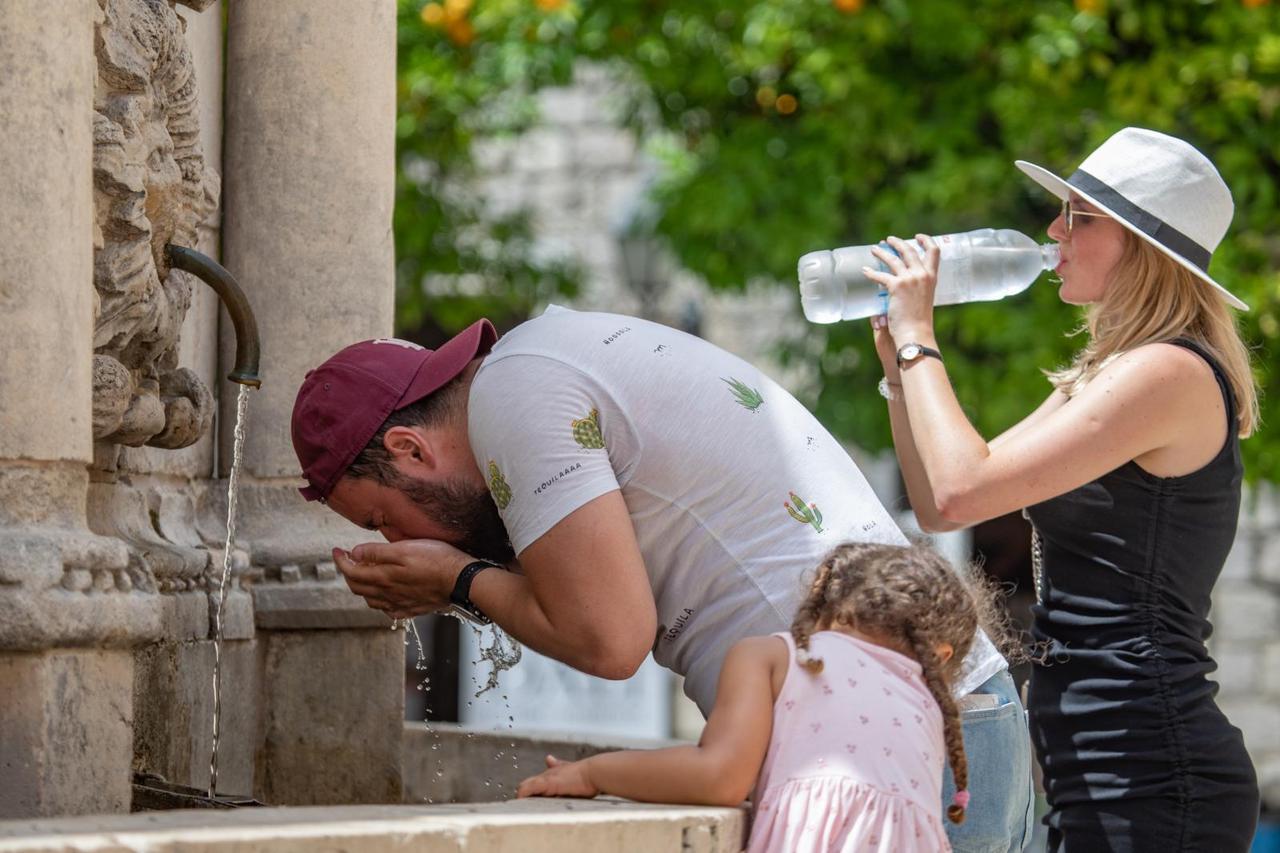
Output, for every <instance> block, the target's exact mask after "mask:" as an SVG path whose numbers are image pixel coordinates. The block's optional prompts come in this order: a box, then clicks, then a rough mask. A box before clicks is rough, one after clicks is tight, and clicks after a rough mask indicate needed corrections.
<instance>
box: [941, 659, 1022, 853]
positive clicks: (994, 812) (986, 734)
mask: <svg viewBox="0 0 1280 853" xmlns="http://www.w3.org/2000/svg"><path fill="white" fill-rule="evenodd" d="M973 692H974V693H990V694H994V695H995V696H998V697H999V699H998V700H997V704H996V706H995V707H994V708H977V709H973V710H969V711H961V712H960V726H961V728H962V729H963V730H964V752H965V757H966V758H967V759H968V762H969V808H968V809H967V813H966V815H965V821H964V823H961V824H954V823H952V822H951V821H949V820H947V819H946V817H945V814H946V809H947V806H949V805H951V798H952V797H953V796H955V793H956V786H955V782H954V781H953V780H952V778H951V767H950V765H948V766H947V767H946V768H944V769H943V771H942V810H943V815H944V817H943V819H942V820H943V824H944V825H945V826H946V828H947V837H948V838H949V839H951V846H952V847H953V848H954V850H955V853H1020V851H1021V850H1022V849H1023V848H1024V847H1026V845H1027V843H1028V842H1029V841H1030V840H1031V832H1032V830H1033V829H1034V828H1035V826H1034V824H1035V815H1034V812H1035V793H1034V790H1033V788H1032V781H1031V739H1030V737H1029V735H1028V734H1027V715H1026V712H1025V711H1024V710H1023V709H1022V702H1021V701H1020V700H1019V699H1018V691H1017V690H1016V689H1015V687H1014V685H1013V678H1012V677H1011V676H1010V675H1009V671H1008V670H1001V671H1000V672H999V673H997V674H995V675H993V676H991V678H989V679H987V680H986V681H985V682H983V683H982V686H981V687H979V688H978V689H977V690H975V691H973Z"/></svg>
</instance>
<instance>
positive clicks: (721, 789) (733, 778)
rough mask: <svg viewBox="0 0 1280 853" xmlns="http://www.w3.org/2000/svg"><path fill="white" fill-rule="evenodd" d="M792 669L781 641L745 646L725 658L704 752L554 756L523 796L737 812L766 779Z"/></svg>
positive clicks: (752, 641)
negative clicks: (781, 686) (777, 710)
mask: <svg viewBox="0 0 1280 853" xmlns="http://www.w3.org/2000/svg"><path fill="white" fill-rule="evenodd" d="M786 667H787V646H786V643H785V642H784V641H783V640H781V639H780V638H778V637H749V638H747V639H745V640H741V641H739V642H738V643H737V644H736V645H734V647H733V648H732V649H730V650H729V654H728V655H727V656H726V657H725V661H724V666H723V667H722V668H721V670H720V680H719V684H718V686H717V688H716V704H715V707H714V708H713V709H712V711H711V716H710V718H709V719H708V720H707V725H706V727H705V728H704V729H703V731H702V738H701V739H700V740H699V741H698V745H697V746H677V747H671V748H669V749H655V750H627V751H625V752H606V753H601V754H600V755H594V756H592V757H591V758H587V759H584V760H582V761H573V762H564V761H560V760H558V759H556V758H554V757H553V756H547V767H548V769H547V770H546V771H544V772H543V773H541V774H539V775H537V776H533V777H531V778H529V779H526V780H524V781H523V782H521V783H520V787H519V789H518V790H517V792H516V795H517V796H519V797H539V796H542V797H546V796H569V797H594V796H596V795H597V794H614V795H616V796H620V797H626V798H628V799H632V800H640V801H642V802H653V803H684V804H689V805H719V806H736V805H738V804H739V803H741V802H742V801H743V800H744V799H746V797H747V795H748V794H749V793H750V792H751V787H752V786H753V785H754V784H755V781H756V778H757V777H758V776H759V775H760V767H761V765H762V764H763V763H764V757H765V753H766V752H767V751H768V749H769V736H770V735H771V734H772V732H773V698H774V679H775V675H778V674H781V673H785V672H786ZM779 681H780V678H779Z"/></svg>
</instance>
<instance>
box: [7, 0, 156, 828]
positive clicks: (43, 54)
mask: <svg viewBox="0 0 1280 853" xmlns="http://www.w3.org/2000/svg"><path fill="white" fill-rule="evenodd" d="M97 14H98V6H97V4H96V3H94V2H92V0H68V2H65V3H61V4H59V6H58V11H57V13H56V14H54V13H50V10H49V7H48V3H46V2H45V0H12V1H11V2H9V3H6V4H5V8H4V13H3V14H2V15H0V115H2V116H4V133H2V134H0V214H2V215H3V219H4V222H5V231H6V235H5V238H4V239H3V240H0V318H3V329H4V331H3V333H0V424H2V425H0V697H4V698H3V699H2V700H0V704H2V705H3V707H4V723H3V725H0V818H6V817H27V816H35V815H54V814H74V813H83V812H95V811H123V810H127V809H128V805H129V758H130V738H131V722H130V719H131V717H132V694H131V688H132V661H131V658H130V654H129V652H128V651H126V650H124V649H122V648H120V646H123V645H126V644H127V642H128V641H131V640H132V639H134V638H136V637H138V636H145V635H147V634H148V633H151V632H154V628H155V626H154V625H149V624H148V623H147V621H146V617H145V615H142V616H138V617H137V618H134V611H135V610H136V609H137V607H136V605H137V596H133V595H130V594H129V593H128V589H129V588H130V586H129V585H130V578H129V575H128V573H127V566H126V560H127V556H126V553H125V550H124V547H123V545H122V544H121V543H118V542H114V541H110V540H103V539H99V538H98V537H95V536H93V535H91V534H90V533H89V532H88V530H87V527H86V520H85V499H86V497H85V496H86V492H87V488H88V474H87V472H86V463H88V462H89V461H90V459H91V457H92V453H93V450H92V437H91V407H92V392H91V378H90V377H91V372H90V371H91V358H92V354H93V350H92V347H93V319H94V311H95V305H94V289H93V285H92V282H93V246H94V238H95V235H94V227H93V222H94V219H93V210H94V207H93V205H94V201H93V174H92V156H93V95H94V80H95V77H96V67H95V63H94V52H93V39H94V22H95V20H96V16H97ZM90 644H93V645H95V646H97V648H93V649H90V648H85V646H88V645H90Z"/></svg>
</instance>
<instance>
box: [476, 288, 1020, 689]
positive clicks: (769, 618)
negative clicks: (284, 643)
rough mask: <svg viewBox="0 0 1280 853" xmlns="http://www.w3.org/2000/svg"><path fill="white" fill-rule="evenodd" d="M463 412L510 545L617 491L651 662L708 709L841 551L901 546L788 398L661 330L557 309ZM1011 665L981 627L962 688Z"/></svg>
mask: <svg viewBox="0 0 1280 853" xmlns="http://www.w3.org/2000/svg"><path fill="white" fill-rule="evenodd" d="M468 405H469V409H468V420H469V424H468V428H469V433H470V439H471V447H472V450H473V452H474V453H475V457H476V462H477V463H478V464H479V466H480V470H481V471H483V472H484V473H485V477H486V478H487V479H488V480H489V485H490V491H491V492H492V494H493V496H494V500H495V501H496V503H497V505H498V509H499V511H500V513H501V515H502V519H503V522H504V523H505V524H506V527H507V531H508V533H509V534H510V536H511V544H512V546H513V547H514V548H515V551H516V553H517V554H519V553H520V552H521V551H523V550H524V549H525V548H527V547H528V546H529V545H530V544H531V543H533V542H534V541H536V540H537V539H538V538H539V537H540V536H542V534H544V533H546V532H547V531H548V530H549V529H550V528H551V527H553V526H554V525H555V524H556V523H558V522H559V521H561V520H562V519H564V518H565V517H566V516H568V515H569V514H570V513H572V512H573V511H574V510H576V509H578V508H579V507H581V506H582V505H584V504H586V503H587V502H589V501H591V500H592V499H594V498H597V497H599V496H600V495H603V494H606V493H608V492H611V491H614V490H615V489H621V491H622V497H623V499H624V500H625V502H626V505H627V510H628V512H629V513H630V515H631V521H632V524H633V525H634V527H635V533H636V539H637V541H638V543H639V546H640V552H641V554H642V555H643V557H644V562H645V569H646V571H647V573H648V575H649V581H650V584H651V586H652V588H653V596H654V600H655V602H656V603H657V612H658V623H659V625H660V626H661V627H660V630H659V633H658V639H657V642H656V644H655V646H654V649H653V656H654V658H655V659H656V660H657V661H658V663H660V664H662V665H663V666H666V667H668V668H670V669H673V670H675V671H676V672H678V673H681V674H682V675H684V676H685V692H686V693H688V695H689V697H690V698H691V699H693V700H694V702H696V703H697V705H698V707H699V708H700V709H701V710H702V712H703V714H707V713H709V712H710V710H711V705H712V702H713V700H714V698H715V689H716V681H717V678H718V677H719V673H720V665H721V663H722V662H723V660H724V656H725V654H726V653H727V652H728V650H729V648H730V646H732V645H733V644H734V643H735V642H737V641H738V640H740V639H742V638H743V637H748V636H757V635H763V634H770V633H773V632H776V631H785V630H788V629H789V627H790V625H791V621H792V619H793V617H794V616H795V612H796V610H797V608H798V607H799V605H800V602H801V600H802V599H803V597H804V594H805V592H806V591H807V582H808V581H810V580H811V579H812V577H813V570H814V569H815V568H816V567H817V565H818V563H819V562H821V560H822V558H823V557H824V556H825V555H826V554H827V552H828V551H830V550H831V548H833V547H834V546H835V545H837V544H839V543H841V542H845V541H849V540H855V541H862V542H884V543H891V544H906V541H907V540H906V539H905V538H904V537H903V535H902V532H901V531H900V530H899V529H898V527H897V525H895V524H894V522H893V520H892V519H891V518H890V517H889V514H888V513H887V512H886V511H885V509H884V507H883V506H881V504H880V501H879V500H878V499H877V498H876V496H875V494H874V493H873V492H872V490H871V487H870V486H869V485H868V484H867V481H866V479H865V478H864V477H863V476H862V473H861V472H860V471H859V470H858V468H857V466H855V465H854V463H853V461H852V460H851V459H850V458H849V455H848V453H846V452H845V450H844V448H842V447H841V446H840V444H839V443H838V442H837V441H836V440H835V439H834V438H832V437H831V435H830V434H829V433H828V432H827V431H826V430H825V429H823V427H822V425H821V424H819V423H818V421H817V420H816V419H815V418H814V417H813V415H812V414H811V413H810V412H809V411H808V410H807V409H805V407H804V406H802V405H801V404H800V403H799V402H798V401H797V400H796V399H795V398H794V397H792V396H791V395H790V394H789V393H787V392H786V391H785V390H784V389H783V388H781V387H780V386H779V385H777V384H776V383H775V382H773V381H772V380H770V379H769V378H768V377H767V376H765V375H764V374H762V373H760V372H759V371H758V370H756V369H755V368H754V367H752V366H751V365H750V364H748V363H747V362H745V361H743V360H742V359H740V358H737V357H736V356H734V355H731V354H730V353H728V352H725V351H724V350H721V349H719V348H718V347H715V346H713V345H711V344H709V343H707V342H706V341H703V340H701V339H700V338H696V337H693V336H691V335H687V334H685V333H683V332H679V331H677V330H675V329H671V328H668V327H666V326H662V325H659V324H656V323H650V322H647V321H644V320H640V319H636V318H633V317H624V316H620V315H616V314H598V313H585V312H581V313H580V312H576V311H568V310H565V309H561V308H555V307H553V308H551V309H548V311H547V312H546V313H545V314H543V315H542V316H540V317H538V318H535V319H533V320H530V321H528V322H526V323H523V324H521V325H520V326H518V327H517V328H515V329H513V330H512V331H511V332H509V333H507V334H506V335H504V336H503V337H502V338H501V339H500V340H499V341H498V343H497V345H496V346H494V348H493V351H492V352H491V353H490V354H489V355H488V356H487V357H486V358H485V359H484V362H483V364H482V365H481V367H480V369H479V371H477V373H476V376H475V379H474V381H473V383H472V385H471V394H470V400H469V404H468ZM1004 667H1005V661H1004V659H1003V658H1002V657H1001V656H1000V654H999V653H998V652H997V651H996V650H995V648H994V647H993V646H992V645H991V642H990V641H989V640H987V638H986V637H985V636H980V637H979V641H978V642H976V643H975V644H974V647H973V650H972V651H971V652H970V654H969V657H968V658H967V659H966V661H965V672H964V675H963V677H962V678H961V679H960V682H959V683H958V684H957V685H956V693H957V695H963V694H965V693H968V692H970V691H971V690H973V689H974V688H975V687H977V686H978V685H980V684H981V683H982V682H983V681H986V680H987V679H988V678H990V677H991V676H992V675H994V674H996V673H997V672H999V671H1000V670H1001V669H1003V668H1004Z"/></svg>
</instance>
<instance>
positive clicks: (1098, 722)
mask: <svg viewBox="0 0 1280 853" xmlns="http://www.w3.org/2000/svg"><path fill="white" fill-rule="evenodd" d="M1170 343H1174V344H1177V345H1179V346H1183V347H1185V348H1187V349H1190V350H1192V351H1194V352H1196V353H1197V354H1199V355H1200V356H1201V357H1202V358H1204V359H1205V361H1207V362H1208V363H1209V365H1210V366H1211V367H1212V368H1213V372H1214V376H1215V377H1216V378H1217V380H1218V385H1219V386H1220V387H1221V389H1222V394H1223V397H1224V398H1225V400H1226V404H1227V413H1228V431H1227V440H1226V442H1225V443H1224V444H1223V447H1222V449H1221V450H1220V451H1219V452H1218V455H1217V456H1215V457H1214V458H1213V460H1212V461H1211V462H1209V464H1207V465H1205V466H1204V467H1203V468H1201V469H1199V470H1198V471H1194V472H1192V473H1191V474H1187V475H1186V476H1182V477H1157V476H1154V475H1152V474H1150V473H1148V472H1147V471H1145V470H1144V469H1142V468H1141V467H1139V466H1138V465H1137V464H1136V463H1134V462H1132V461H1131V462H1128V463H1126V464H1124V465H1122V466H1120V467H1119V468H1117V469H1115V470H1114V471H1111V472H1110V473H1107V474H1104V475H1103V476H1102V477H1099V478H1098V479H1097V480H1094V481H1093V482H1091V483H1086V484H1085V485H1083V486H1081V487H1080V488H1078V489H1074V490H1073V491H1070V492H1067V493H1066V494H1064V495H1060V496H1058V497H1056V498H1053V499H1051V500H1047V501H1045V502H1043V503H1040V504H1036V505H1035V506H1032V507H1029V508H1028V509H1027V512H1026V515H1027V517H1028V518H1030V520H1031V522H1032V524H1033V525H1034V527H1035V530H1036V536H1037V538H1038V542H1037V543H1035V544H1036V545H1037V546H1038V547H1039V549H1040V559H1039V564H1040V567H1041V570H1040V572H1039V573H1038V574H1039V578H1038V580H1037V585H1038V586H1039V590H1038V596H1037V597H1038V603H1037V604H1036V606H1035V607H1034V608H1033V611H1032V612H1033V614H1034V617H1035V618H1034V624H1033V627H1032V635H1033V636H1034V638H1035V640H1036V641H1037V643H1038V644H1039V645H1040V647H1041V648H1043V649H1045V651H1046V657H1045V660H1044V662H1043V663H1040V664H1037V665H1036V666H1035V668H1034V671H1033V673H1032V676H1031V685H1030V691H1029V694H1028V703H1027V706H1028V708H1029V709H1030V718H1031V737H1032V741H1033V743H1034V744H1035V746H1036V750H1037V754H1038V758H1039V761H1040V765H1041V768H1042V770H1043V771H1044V784H1045V790H1046V792H1047V794H1048V799H1049V805H1050V813H1049V815H1048V817H1046V818H1045V822H1046V823H1047V824H1048V825H1049V849H1050V850H1055V851H1067V853H1084V851H1087V853H1102V851H1153V853H1176V851H1190V850H1195V851H1206V853H1230V851H1247V850H1248V849H1249V845H1250V842H1251V841H1252V839H1253V835H1254V831H1255V828H1256V826H1257V821H1258V807H1259V799H1258V783H1257V777H1256V775H1255V773H1254V768H1253V764H1252V762H1251V761H1250V760H1249V755H1248V753H1246V752H1245V748H1244V742H1243V739H1242V738H1241V735H1240V731H1239V729H1237V728H1235V727H1234V726H1232V725H1231V723H1229V722H1228V721H1227V718H1226V717H1225V716H1224V715H1223V713H1222V712H1221V711H1220V710H1219V709H1218V706H1217V705H1216V704H1215V703H1214V695H1215V694H1216V693H1217V690H1218V688H1217V685H1216V684H1214V683H1213V682H1212V681H1210V680H1209V679H1208V678H1206V675H1207V674H1208V673H1210V672H1212V671H1213V670H1214V669H1216V668H1217V664H1215V663H1214V662H1213V660H1212V659H1211V658H1210V657H1209V653H1208V650H1207V649H1206V648H1205V640H1207V639H1208V637H1209V633H1210V631H1211V626H1210V625H1209V620H1208V614H1209V594H1210V591H1211V590H1212V589H1213V585H1214V583H1215V582H1216V581H1217V579H1218V574H1219V573H1220V572H1221V571H1222V566H1223V563H1224V562H1225V560H1226V557H1227V552H1228V551H1230V550H1231V544H1232V541H1233V540H1234V538H1235V532H1236V522H1237V520H1238V516H1239V510H1240V481H1241V473H1242V471H1243V466H1242V465H1241V462H1240V440H1239V437H1238V430H1237V427H1236V418H1235V405H1234V400H1233V395H1232V392H1231V386H1230V384H1229V383H1228V382H1227V381H1226V378H1225V376H1224V374H1223V372H1222V370H1221V368H1220V367H1219V366H1218V364H1217V363H1216V362H1215V361H1214V359H1213V358H1212V357H1210V356H1209V355H1208V353H1206V352H1205V351H1204V350H1203V349H1202V348H1201V347H1199V346H1197V345H1196V344H1195V343H1193V342H1190V341H1186V340H1177V341H1171V342H1170Z"/></svg>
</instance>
